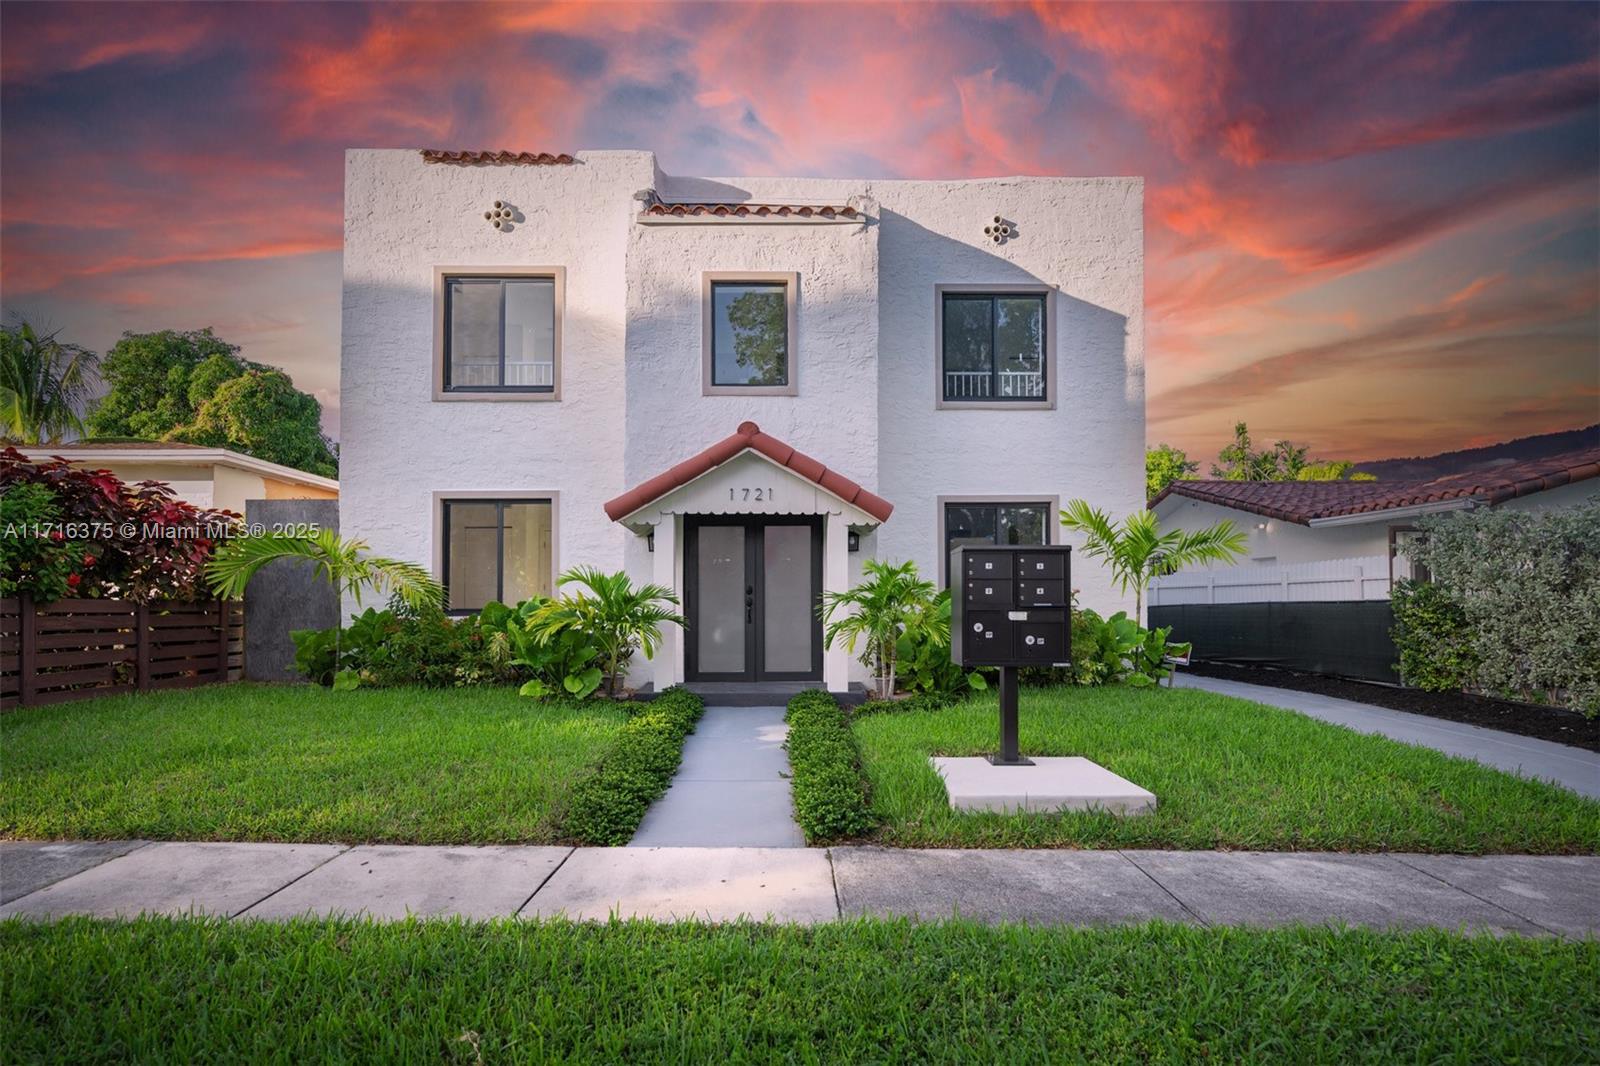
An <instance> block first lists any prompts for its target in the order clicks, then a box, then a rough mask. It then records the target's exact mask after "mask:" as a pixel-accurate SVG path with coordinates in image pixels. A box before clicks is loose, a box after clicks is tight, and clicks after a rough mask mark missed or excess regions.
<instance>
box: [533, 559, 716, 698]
mask: <svg viewBox="0 0 1600 1066" xmlns="http://www.w3.org/2000/svg"><path fill="white" fill-rule="evenodd" d="M556 583H557V584H558V585H560V586H562V587H565V586H567V585H581V586H583V588H584V589H587V590H588V591H586V592H579V593H577V594H576V595H563V596H561V597H559V598H557V599H553V600H549V601H547V602H545V603H543V604H541V605H540V606H539V607H538V609H537V610H535V611H534V612H533V614H532V615H531V616H530V617H529V618H528V622H527V626H528V630H529V631H530V632H531V633H533V634H534V635H535V636H537V637H538V638H539V639H540V640H541V641H545V642H548V641H550V640H553V639H554V638H555V637H557V636H558V635H559V634H561V633H562V632H564V631H567V630H577V631H578V632H581V633H583V634H585V635H586V636H588V637H589V639H590V640H592V641H593V642H594V644H595V645H596V646H598V647H599V649H600V661H601V662H602V663H603V664H604V669H605V674H606V695H608V696H615V695H616V694H617V683H618V681H619V680H620V679H621V675H622V673H623V671H624V670H625V669H626V667H627V664H628V660H630V659H631V658H633V653H634V651H635V650H642V651H643V652H644V657H645V658H646V659H652V658H654V657H655V654H656V648H657V646H658V645H660V643H661V627H662V626H664V625H666V624H668V623H669V622H670V623H673V624H675V625H680V626H681V625H685V624H686V623H685V622H684V619H683V616H682V615H680V614H678V613H677V612H676V611H674V610H672V608H674V607H676V606H678V597H677V595H676V594H675V593H674V592H673V591H672V590H671V589H669V588H667V587H665V586H664V585H657V584H653V583H652V584H646V585H641V586H639V587H638V588H635V587H634V585H633V582H632V581H631V580H630V579H629V577H628V575H627V573H626V572H625V571H621V570H619V571H617V572H616V573H614V574H608V573H606V572H605V571H603V570H600V569H597V568H596V567H592V566H578V567H574V568H573V569H571V570H568V571H567V572H566V573H564V574H562V575H561V577H560V578H559V579H557V582H556Z"/></svg>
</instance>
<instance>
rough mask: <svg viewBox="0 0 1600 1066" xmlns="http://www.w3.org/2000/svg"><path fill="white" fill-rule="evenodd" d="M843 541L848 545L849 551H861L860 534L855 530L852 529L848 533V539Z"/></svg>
mask: <svg viewBox="0 0 1600 1066" xmlns="http://www.w3.org/2000/svg"><path fill="white" fill-rule="evenodd" d="M845 540H846V542H847V543H848V544H849V546H850V550H851V551H853V552H858V551H860V550H861V534H860V533H857V532H856V531H855V530H853V529H852V530H851V531H850V535H849V536H848V537H846V538H845Z"/></svg>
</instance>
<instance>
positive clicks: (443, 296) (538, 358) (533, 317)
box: [439, 273, 561, 398]
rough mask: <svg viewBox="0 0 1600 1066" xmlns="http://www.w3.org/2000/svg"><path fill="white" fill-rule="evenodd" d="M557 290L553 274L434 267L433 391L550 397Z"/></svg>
mask: <svg viewBox="0 0 1600 1066" xmlns="http://www.w3.org/2000/svg"><path fill="white" fill-rule="evenodd" d="M560 289H561V284H560V278H559V276H558V275H554V274H533V273H528V274H524V273H505V274H497V273H483V274H477V273H470V274H469V273H444V274H441V277H440V292H439V300H440V309H439V314H440V319H441V321H440V328H439V337H440V348H441V350H440V352H439V360H440V366H441V374H440V375H439V381H440V389H439V391H440V392H443V393H489V394H507V395H506V396H504V397H503V398H515V397H516V396H518V395H521V396H522V397H523V398H536V397H543V398H553V397H554V395H555V394H556V392H557V383H558V380H559V374H558V369H559V368H558V362H559V359H560V347H561V343H560V338H561V327H560V303H561V293H560Z"/></svg>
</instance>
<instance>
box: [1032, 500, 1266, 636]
mask: <svg viewBox="0 0 1600 1066" xmlns="http://www.w3.org/2000/svg"><path fill="white" fill-rule="evenodd" d="M1061 524H1062V525H1063V526H1065V527H1066V528H1067V529H1070V530H1073V531H1075V532H1078V533H1082V534H1083V536H1084V545H1083V554H1085V555H1087V556H1088V557H1089V558H1091V559H1100V560H1102V561H1103V562H1104V563H1105V564H1106V565H1107V566H1108V567H1110V568H1111V576H1112V579H1113V580H1114V581H1116V583H1117V586H1118V587H1119V588H1120V589H1122V591H1123V592H1127V591H1128V590H1129V589H1130V588H1131V589H1132V590H1133V613H1134V617H1135V618H1142V617H1144V590H1145V587H1146V586H1148V585H1149V584H1150V581H1151V579H1153V578H1157V577H1160V576H1162V575H1164V574H1171V573H1174V572H1176V571H1177V570H1180V569H1182V568H1183V567H1185V566H1193V565H1195V564H1196V563H1213V562H1215V563H1231V562H1232V561H1233V560H1234V559H1236V558H1238V557H1239V556H1241V555H1243V554H1244V553H1245V535H1244V531H1243V530H1241V529H1239V528H1238V527H1236V526H1235V525H1234V524H1233V523H1232V522H1229V521H1227V520H1223V521H1221V522H1218V523H1217V524H1216V525H1214V526H1211V527H1209V528H1206V529H1201V530H1194V531H1190V530H1185V529H1174V530H1169V531H1168V532H1166V533H1162V532H1161V531H1160V528H1159V526H1158V524H1157V519H1156V513H1155V512H1154V511H1150V510H1144V511H1135V512H1134V513H1133V514H1131V515H1129V516H1128V517H1126V518H1124V519H1123V520H1122V521H1121V522H1116V523H1114V522H1112V521H1111V519H1110V518H1109V517H1108V516H1107V515H1106V513H1105V512H1104V511H1101V510H1100V509H1099V508H1096V507H1091V506H1089V504H1088V502H1087V501H1085V500H1071V501H1069V502H1068V503H1067V505H1066V507H1064V508H1062V510H1061Z"/></svg>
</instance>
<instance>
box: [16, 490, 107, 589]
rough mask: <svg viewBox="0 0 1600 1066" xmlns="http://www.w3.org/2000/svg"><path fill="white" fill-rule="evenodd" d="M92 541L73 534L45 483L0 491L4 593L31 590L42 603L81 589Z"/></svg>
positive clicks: (90, 559)
mask: <svg viewBox="0 0 1600 1066" xmlns="http://www.w3.org/2000/svg"><path fill="white" fill-rule="evenodd" d="M95 561H96V560H95V557H94V555H93V554H91V552H90V549H89V545H87V544H85V543H83V542H82V541H75V540H68V539H67V538H66V534H65V532H64V531H63V530H62V528H61V509H60V508H59V507H57V506H56V498H55V494H54V493H52V492H51V491H50V490H49V489H48V488H46V487H45V486H43V485H27V484H24V485H17V486H15V487H13V488H11V489H8V490H6V493H5V495H3V496H0V596H15V595H17V594H19V593H23V592H26V593H28V594H29V595H31V596H33V597H34V598H35V599H36V600H39V601H40V602H42V603H48V602H49V601H51V600H59V599H61V598H62V597H64V596H72V595H76V594H77V592H76V589H77V588H78V587H79V586H81V585H82V583H83V578H82V571H83V570H84V569H86V568H87V567H86V565H85V564H92V563H94V562H95Z"/></svg>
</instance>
